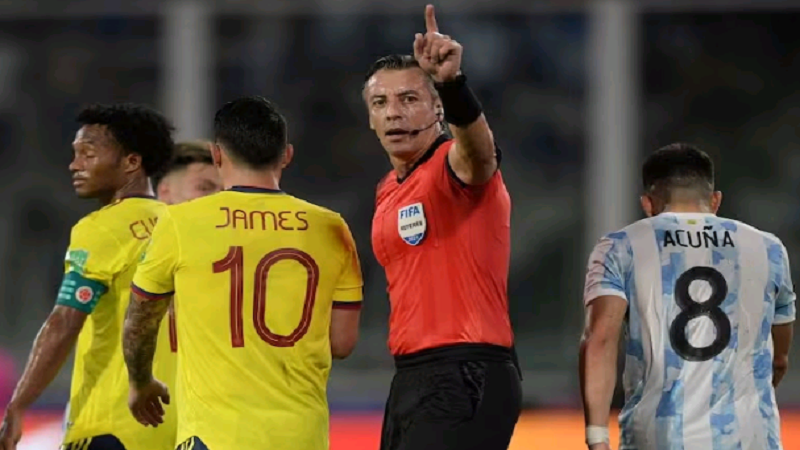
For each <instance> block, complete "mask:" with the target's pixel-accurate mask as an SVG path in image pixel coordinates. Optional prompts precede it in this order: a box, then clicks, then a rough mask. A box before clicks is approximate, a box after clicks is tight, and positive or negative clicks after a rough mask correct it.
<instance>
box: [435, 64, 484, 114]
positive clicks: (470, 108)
mask: <svg viewBox="0 0 800 450" xmlns="http://www.w3.org/2000/svg"><path fill="white" fill-rule="evenodd" d="M435 87H436V91H437V92H438V93H439V98H441V99H442V108H443V109H444V120H445V121H446V122H447V123H449V124H451V125H455V126H457V127H466V126H467V125H469V124H471V123H472V122H475V121H476V120H478V117H480V116H481V114H482V113H483V108H482V107H481V103H480V102H479V101H478V98H477V97H475V94H474V93H473V92H472V89H470V88H469V86H467V77H466V76H465V75H464V74H459V75H458V76H456V78H455V79H454V80H452V81H445V82H444V83H436V84H435Z"/></svg>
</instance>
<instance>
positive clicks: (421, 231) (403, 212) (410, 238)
mask: <svg viewBox="0 0 800 450" xmlns="http://www.w3.org/2000/svg"><path fill="white" fill-rule="evenodd" d="M427 229H428V221H427V220H426V219H425V209H424V208H423V207H422V203H414V204H412V205H408V206H404V207H402V208H400V210H398V211H397V232H398V233H400V237H401V238H402V239H403V240H404V241H406V244H408V245H418V244H419V243H420V242H422V239H423V238H424V237H425V231H427Z"/></svg>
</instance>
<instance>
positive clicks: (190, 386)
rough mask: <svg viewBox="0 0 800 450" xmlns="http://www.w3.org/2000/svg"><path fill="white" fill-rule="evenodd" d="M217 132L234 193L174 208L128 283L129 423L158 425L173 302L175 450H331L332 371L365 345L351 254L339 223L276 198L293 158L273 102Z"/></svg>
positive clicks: (321, 211)
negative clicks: (163, 340) (163, 331)
mask: <svg viewBox="0 0 800 450" xmlns="http://www.w3.org/2000/svg"><path fill="white" fill-rule="evenodd" d="M214 125H215V145H214V147H213V149H212V154H213V155H214V161H215V164H216V165H217V167H218V168H219V170H220V175H221V177H222V180H223V184H224V185H225V187H226V190H224V191H222V192H220V193H217V194H213V195H209V196H207V197H203V198H199V199H196V200H193V201H191V202H187V203H183V204H180V205H174V206H170V207H169V208H168V210H167V212H166V213H165V214H164V215H163V216H162V218H161V219H160V220H159V223H158V226H156V228H155V230H154V231H153V237H152V240H151V243H150V245H149V247H148V249H147V250H146V254H145V257H144V259H143V261H142V262H141V263H140V264H139V267H138V269H137V271H136V275H135V276H134V280H133V286H132V289H131V292H132V294H131V302H130V305H129V308H128V314H127V317H126V319H125V326H124V331H123V351H124V354H125V362H126V364H127V366H128V372H129V376H130V382H131V400H130V406H131V410H132V411H133V413H134V415H135V416H136V417H137V418H138V419H139V420H140V421H141V422H142V423H146V424H156V423H157V422H158V420H159V416H160V408H161V405H160V401H159V396H161V395H163V394H164V390H163V386H162V385H161V384H160V383H159V382H158V381H157V380H156V379H155V378H154V377H153V374H152V373H151V371H150V362H151V361H152V355H153V349H154V347H155V346H156V337H157V330H158V326H159V321H161V319H162V317H163V315H164V313H165V312H166V310H167V307H168V304H169V300H170V297H171V296H172V292H173V291H174V292H175V296H174V301H175V310H176V317H177V329H178V342H179V345H178V361H179V362H178V365H179V367H178V380H177V382H176V387H177V395H176V396H175V397H176V400H177V402H176V405H177V413H178V442H180V443H181V447H180V448H192V449H193V450H202V449H210V450H229V449H238V450H250V449H253V450H255V449H289V448H291V449H293V450H327V449H328V415H329V411H328V405H327V399H326V386H327V381H328V374H329V372H330V369H331V360H332V358H343V357H346V356H347V355H349V354H350V352H351V351H352V350H353V347H354V346H355V342H356V339H357V337H358V321H359V316H360V309H359V308H360V305H361V300H362V286H363V282H362V279H361V269H360V265H359V260H358V255H357V252H356V247H355V243H354V241H353V239H352V236H351V234H350V231H349V228H348V227H347V224H346V223H345V221H344V220H343V219H342V217H341V216H339V215H338V214H336V213H334V212H332V211H329V210H327V209H325V208H322V207H319V206H316V205H313V204H311V203H308V202H305V201H303V200H300V199H298V198H296V197H292V196H290V195H287V194H285V193H283V192H282V191H280V190H279V189H280V188H279V186H278V183H279V179H280V175H281V171H282V169H283V168H284V167H286V165H287V164H288V163H289V161H290V160H291V158H292V154H293V149H292V146H291V145H288V144H287V141H286V123H285V121H284V119H283V117H282V116H281V115H280V114H279V113H278V112H277V111H276V110H275V107H274V106H273V105H272V104H271V103H270V102H268V101H267V100H265V99H263V98H260V97H248V98H243V99H239V100H235V101H233V102H231V103H228V104H226V105H225V106H224V107H223V108H222V109H220V110H219V111H218V112H217V114H216V117H215V124H214Z"/></svg>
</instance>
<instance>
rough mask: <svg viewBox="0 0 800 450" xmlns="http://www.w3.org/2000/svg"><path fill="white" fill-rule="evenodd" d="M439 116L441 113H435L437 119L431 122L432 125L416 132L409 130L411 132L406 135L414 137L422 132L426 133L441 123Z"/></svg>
mask: <svg viewBox="0 0 800 450" xmlns="http://www.w3.org/2000/svg"><path fill="white" fill-rule="evenodd" d="M441 116H442V113H436V117H437V119H436V121H435V122H433V123H432V124H430V125H428V126H427V127H425V128H417V129H416V130H411V131H409V132H408V134H409V135H411V136H416V135H418V134H420V133H422V132H423V131H427V130H429V129H431V128H432V127H433V126H434V125H436V124H437V123H439V122H441V120H442V117H441Z"/></svg>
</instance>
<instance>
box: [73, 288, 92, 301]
mask: <svg viewBox="0 0 800 450" xmlns="http://www.w3.org/2000/svg"><path fill="white" fill-rule="evenodd" d="M93 298H94V291H93V290H92V288H90V287H89V286H81V287H79V288H78V289H75V300H77V301H78V302H80V303H83V304H84V305H85V304H87V303H89V302H90V301H92V299H93Z"/></svg>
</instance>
